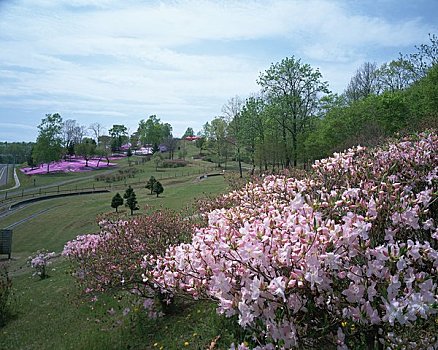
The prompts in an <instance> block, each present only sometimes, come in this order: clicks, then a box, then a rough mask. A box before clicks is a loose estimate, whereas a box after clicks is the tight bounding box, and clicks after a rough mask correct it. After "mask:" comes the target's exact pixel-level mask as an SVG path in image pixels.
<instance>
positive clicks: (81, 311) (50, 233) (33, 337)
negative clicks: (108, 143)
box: [0, 176, 235, 350]
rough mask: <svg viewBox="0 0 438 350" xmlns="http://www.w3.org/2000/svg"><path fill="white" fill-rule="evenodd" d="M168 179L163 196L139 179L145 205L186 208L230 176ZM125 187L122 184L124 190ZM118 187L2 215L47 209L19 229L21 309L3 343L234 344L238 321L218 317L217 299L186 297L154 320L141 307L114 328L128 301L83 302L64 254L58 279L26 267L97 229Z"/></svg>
mask: <svg viewBox="0 0 438 350" xmlns="http://www.w3.org/2000/svg"><path fill="white" fill-rule="evenodd" d="M163 185H164V188H165V191H164V193H163V194H162V196H160V198H156V196H153V195H152V196H151V195H149V194H148V190H147V189H145V188H144V185H143V184H142V185H141V186H140V185H138V186H134V189H135V191H136V193H137V198H138V201H139V205H140V207H141V208H143V207H144V205H145V204H148V205H150V206H155V207H157V206H164V207H170V208H174V209H180V208H183V207H184V206H185V205H186V204H188V203H189V202H190V201H191V200H192V199H193V198H195V197H197V196H201V195H202V194H203V193H218V192H221V191H224V190H225V187H226V185H225V181H224V178H223V177H222V176H215V177H211V178H207V179H206V180H203V181H196V180H195V177H194V176H182V177H176V178H170V179H167V180H163ZM124 188H125V186H124V185H121V186H120V190H123V191H124ZM123 191H120V192H121V193H122V192H123ZM114 194H115V192H112V193H107V194H94V195H83V196H74V197H66V198H59V199H51V200H46V201H41V202H37V203H35V204H32V205H31V206H28V207H26V208H23V209H21V210H18V211H16V212H15V213H14V214H13V215H10V216H8V217H6V218H3V219H0V220H1V221H0V227H6V226H8V225H10V224H13V223H14V222H18V221H19V220H22V219H26V218H28V217H30V216H31V215H32V214H35V213H37V214H39V215H37V216H35V217H34V218H32V219H30V220H29V221H27V222H24V223H21V224H20V225H18V226H16V227H15V228H14V229H13V230H14V231H13V254H12V257H13V260H12V262H11V269H10V270H11V273H12V276H13V287H14V291H15V292H14V298H13V301H14V302H13V311H14V314H15V316H14V318H13V319H12V320H10V321H9V323H8V324H7V325H6V326H5V327H3V328H1V329H0V349H5V350H6V349H128V348H129V349H160V348H163V349H182V348H187V349H206V348H208V347H209V346H210V343H211V342H212V341H213V339H215V338H216V337H217V336H220V339H219V341H218V343H217V346H216V349H226V348H228V346H229V344H230V343H231V342H232V339H233V332H234V331H235V327H234V325H233V323H232V322H231V321H229V320H226V319H224V318H223V317H220V316H218V315H217V314H216V312H215V311H214V309H215V307H214V305H213V304H211V303H208V302H201V303H199V302H198V303H193V302H182V301H179V302H178V304H177V307H176V309H175V311H174V312H173V313H172V314H170V315H167V316H166V317H164V318H162V319H159V320H156V321H151V320H148V319H144V318H142V317H140V315H139V314H135V313H134V315H137V317H136V318H135V320H129V319H126V320H125V321H124V323H122V325H121V326H117V327H113V325H114V324H113V322H110V321H108V319H109V318H108V316H107V315H106V313H107V310H108V309H109V308H110V307H114V308H115V309H117V310H119V308H122V307H123V300H122V301H118V300H116V299H113V298H110V297H106V298H103V299H102V300H100V301H99V302H98V303H97V304H96V305H94V306H93V309H91V308H90V305H89V304H87V303H81V301H80V300H79V299H78V297H77V290H76V287H75V285H74V280H73V278H72V277H71V276H70V275H69V266H68V264H67V262H66V261H65V260H64V259H63V258H57V259H56V260H55V261H54V263H53V264H52V265H51V266H50V271H49V275H50V278H48V279H45V280H39V279H38V278H37V277H32V276H31V274H32V271H31V270H30V268H29V267H26V266H25V260H26V258H27V256H28V255H29V254H30V253H32V252H34V251H36V250H38V249H42V248H45V249H48V250H49V251H52V250H53V251H55V252H60V251H61V250H62V248H63V246H64V244H65V242H67V241H68V240H70V239H72V238H74V237H75V236H76V235H78V234H84V233H91V232H96V231H97V230H98V226H97V224H96V221H95V217H96V215H97V214H99V213H102V212H109V211H112V210H113V209H112V208H111V207H110V202H111V198H112V196H113V195H114ZM123 210H125V211H126V209H125V208H123ZM143 211H144V209H142V210H140V211H139V212H140V213H141V212H143ZM137 215H138V214H137ZM52 269H53V270H52ZM105 320H107V321H105Z"/></svg>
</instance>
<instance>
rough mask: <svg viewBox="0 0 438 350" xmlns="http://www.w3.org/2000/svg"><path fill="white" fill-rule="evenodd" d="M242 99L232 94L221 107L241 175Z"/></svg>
mask: <svg viewBox="0 0 438 350" xmlns="http://www.w3.org/2000/svg"><path fill="white" fill-rule="evenodd" d="M243 105H244V101H243V99H242V98H240V97H239V96H237V95H236V96H234V97H232V98H230V99H229V100H228V102H227V103H226V104H224V105H223V107H222V113H224V115H225V117H226V119H227V122H228V136H229V137H228V140H229V141H230V142H231V143H232V144H233V145H234V146H235V147H236V156H237V157H236V158H237V162H238V165H239V175H240V177H243V173H242V159H241V149H242V145H243V142H242V141H243V135H242V134H243V132H244V125H243V118H242V114H241V112H242V108H243Z"/></svg>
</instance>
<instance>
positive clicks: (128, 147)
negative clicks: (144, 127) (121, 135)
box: [120, 142, 132, 151]
mask: <svg viewBox="0 0 438 350" xmlns="http://www.w3.org/2000/svg"><path fill="white" fill-rule="evenodd" d="M131 147H132V145H131V143H130V142H128V143H125V144H124V145H122V146H120V150H121V151H127V150H128V149H130V148H131Z"/></svg>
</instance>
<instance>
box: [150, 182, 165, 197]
mask: <svg viewBox="0 0 438 350" xmlns="http://www.w3.org/2000/svg"><path fill="white" fill-rule="evenodd" d="M153 192H154V193H156V194H157V197H158V196H159V194H160V193H163V192H164V187H163V185H162V184H161V182H160V181H156V182H155V183H154V187H153Z"/></svg>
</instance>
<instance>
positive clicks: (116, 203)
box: [111, 192, 123, 213]
mask: <svg viewBox="0 0 438 350" xmlns="http://www.w3.org/2000/svg"><path fill="white" fill-rule="evenodd" d="M121 205H123V198H122V196H121V195H120V194H119V193H118V192H117V193H116V195H115V196H114V197H113V199H112V200H111V207H113V208H115V209H116V213H117V212H118V210H117V208H118V207H120V206H121Z"/></svg>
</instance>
